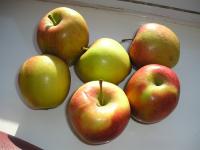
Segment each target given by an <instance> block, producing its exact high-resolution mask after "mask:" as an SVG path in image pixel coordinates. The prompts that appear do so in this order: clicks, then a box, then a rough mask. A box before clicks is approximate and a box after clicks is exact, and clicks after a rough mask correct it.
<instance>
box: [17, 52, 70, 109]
mask: <svg viewBox="0 0 200 150" xmlns="http://www.w3.org/2000/svg"><path fill="white" fill-rule="evenodd" d="M70 82H71V78H70V72H69V68H68V66H67V64H66V63H65V62H64V61H62V60H61V59H60V58H58V57H56V56H53V55H39V56H33V57H31V58H29V59H28V60H26V61H25V62H24V63H23V65H22V66H21V68H20V71H19V75H18V83H19V90H20V91H21V94H22V96H23V97H24V99H23V100H24V102H25V103H26V104H27V105H28V106H29V107H30V108H32V109H49V108H54V107H57V106H58V105H60V104H61V103H62V102H63V101H64V99H65V97H66V96H67V94H68V91H69V88H70Z"/></svg>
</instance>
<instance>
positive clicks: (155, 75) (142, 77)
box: [125, 64, 180, 123]
mask: <svg viewBox="0 0 200 150" xmlns="http://www.w3.org/2000/svg"><path fill="white" fill-rule="evenodd" d="M125 93H126V95H127V97H128V99H129V102H130V105H131V109H132V116H133V118H135V119H136V120H138V121H139V122H142V123H156V122H159V121H161V120H163V119H164V118H166V117H167V116H168V115H169V114H170V113H171V112H172V111H173V110H174V109H175V108H176V106H177V104H178V101H179V95H180V83H179V79H178V76H177V75H176V73H175V72H174V71H173V70H172V69H170V68H168V67H166V66H163V65H158V64H150V65H146V66H144V67H142V68H140V69H139V70H137V71H136V72H135V73H134V74H133V76H132V77H131V78H130V80H129V81H128V83H127V86H126V88H125Z"/></svg>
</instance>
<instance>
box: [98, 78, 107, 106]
mask: <svg viewBox="0 0 200 150" xmlns="http://www.w3.org/2000/svg"><path fill="white" fill-rule="evenodd" d="M99 86H100V92H99V97H98V100H99V105H100V106H104V105H105V103H104V98H103V87H102V86H103V80H99Z"/></svg>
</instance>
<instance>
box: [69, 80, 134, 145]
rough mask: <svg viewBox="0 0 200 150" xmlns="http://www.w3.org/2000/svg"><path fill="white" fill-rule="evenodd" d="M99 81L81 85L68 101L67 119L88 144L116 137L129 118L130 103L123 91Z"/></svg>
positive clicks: (113, 85)
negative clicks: (101, 98) (101, 101)
mask: <svg viewBox="0 0 200 150" xmlns="http://www.w3.org/2000/svg"><path fill="white" fill-rule="evenodd" d="M102 95H103V100H104V102H103V104H101V103H100V99H99V96H100V85H99V81H90V82H88V83H85V84H84V85H82V86H81V87H80V88H79V89H78V90H77V91H76V92H75V93H74V95H73V96H72V98H71V100H70V102H69V104H68V109H67V112H68V120H69V123H70V124H71V126H72V128H73V129H74V131H75V133H76V134H77V135H78V137H79V138H80V139H81V140H82V141H84V142H86V143H87V144H103V143H107V142H109V141H111V140H113V139H114V138H116V137H117V136H118V135H119V134H120V133H121V132H122V131H123V130H124V128H125V127H126V125H127V123H128V121H129V119H130V112H131V111H130V105H129V102H128V98H127V96H126V94H125V93H124V91H123V90H122V89H121V88H120V87H118V86H116V85H115V84H112V83H109V82H105V81H103V83H102Z"/></svg>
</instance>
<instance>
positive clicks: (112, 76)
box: [75, 38, 131, 84]
mask: <svg viewBox="0 0 200 150" xmlns="http://www.w3.org/2000/svg"><path fill="white" fill-rule="evenodd" d="M75 69H76V73H77V75H78V76H79V78H80V79H81V80H82V81H83V82H88V81H93V80H104V81H108V82H112V83H114V84H118V83H120V82H121V81H122V80H124V78H125V77H126V76H127V75H128V74H129V73H130V70H131V61H130V58H129V55H128V53H127V52H126V50H125V49H124V48H123V47H122V46H121V44H119V43H118V42H117V41H115V40H113V39H110V38H101V39H98V40H96V41H95V42H94V43H93V44H92V46H91V47H90V48H89V49H88V50H87V51H86V52H85V53H84V54H83V55H82V56H81V57H80V59H79V60H78V62H77V64H76V66H75Z"/></svg>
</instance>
